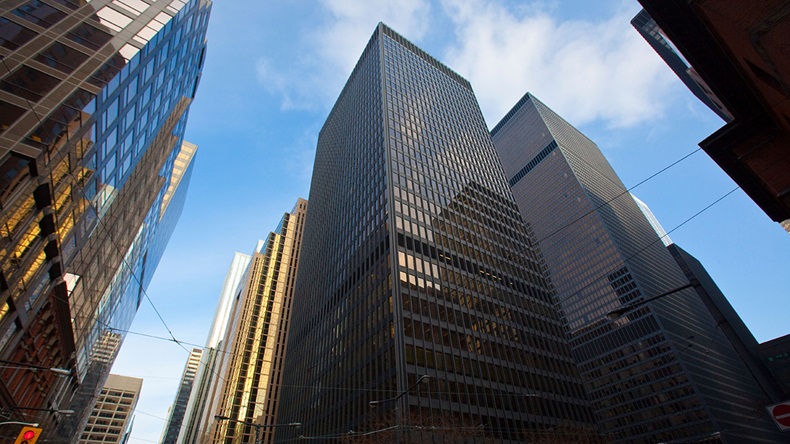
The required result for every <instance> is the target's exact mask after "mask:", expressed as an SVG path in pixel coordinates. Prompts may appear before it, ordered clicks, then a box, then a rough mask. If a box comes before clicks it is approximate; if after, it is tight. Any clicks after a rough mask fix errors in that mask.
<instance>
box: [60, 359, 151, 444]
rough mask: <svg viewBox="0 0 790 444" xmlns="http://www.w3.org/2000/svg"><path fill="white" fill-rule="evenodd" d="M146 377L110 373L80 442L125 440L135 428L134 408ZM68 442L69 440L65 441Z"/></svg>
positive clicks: (101, 443)
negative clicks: (133, 424) (133, 427)
mask: <svg viewBox="0 0 790 444" xmlns="http://www.w3.org/2000/svg"><path fill="white" fill-rule="evenodd" d="M142 388H143V380H142V379H140V378H132V377H130V376H120V375H109V376H108V377H107V381H106V382H105V383H104V387H102V389H101V393H100V394H99V397H98V399H97V400H96V404H94V406H93V410H92V411H91V414H90V417H89V419H88V424H87V425H86V426H85V428H84V429H83V431H82V435H81V436H80V440H79V443H80V444H107V443H116V444H123V443H125V442H127V439H128V436H129V434H130V433H131V431H132V423H133V422H134V421H133V415H134V409H135V408H136V407H137V400H138V399H139V398H140V390H142ZM63 442H67V441H63Z"/></svg>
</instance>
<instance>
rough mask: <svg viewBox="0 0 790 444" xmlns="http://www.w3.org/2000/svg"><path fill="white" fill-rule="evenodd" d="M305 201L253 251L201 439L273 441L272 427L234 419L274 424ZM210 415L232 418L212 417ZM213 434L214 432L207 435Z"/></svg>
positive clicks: (220, 443)
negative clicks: (224, 363)
mask: <svg viewBox="0 0 790 444" xmlns="http://www.w3.org/2000/svg"><path fill="white" fill-rule="evenodd" d="M306 212H307V201H306V200H304V199H299V200H298V201H297V203H296V205H295V206H294V209H293V210H292V211H291V212H290V213H286V214H285V215H284V216H283V219H282V221H281V222H280V224H279V226H278V227H277V229H276V230H275V231H273V232H271V233H270V234H269V237H268V238H267V239H266V243H265V244H264V245H263V248H262V250H261V251H260V252H256V253H254V254H253V257H252V260H251V262H250V265H249V267H248V269H247V273H246V276H245V280H244V282H243V284H242V286H241V287H240V291H239V295H238V301H237V302H236V305H235V307H234V309H233V311H232V313H231V318H230V324H229V326H228V334H227V338H228V339H227V340H228V342H227V344H228V345H227V346H226V347H225V348H224V350H226V351H227V357H226V359H227V366H226V367H223V368H221V369H220V373H219V374H220V378H221V379H222V388H221V395H220V396H221V397H220V400H219V406H218V408H217V409H216V410H215V411H213V412H211V423H210V424H211V425H212V426H211V427H210V428H209V429H208V430H207V431H208V435H209V436H208V437H207V439H204V440H203V441H202V442H211V443H217V444H231V443H236V442H255V443H266V444H271V443H273V442H274V429H272V428H261V429H260V432H259V434H257V435H256V428H255V427H251V426H249V425H244V424H239V423H238V422H236V421H241V422H247V423H255V424H276V423H277V407H278V402H279V400H280V390H281V381H282V374H283V359H284V357H285V352H286V341H287V338H288V324H289V320H290V316H291V307H292V301H293V294H294V282H295V280H296V278H297V275H296V272H297V265H298V262H299V252H300V248H301V243H302V233H303V232H304V221H305V214H306ZM214 415H220V416H224V417H226V418H231V419H233V420H235V421H230V420H223V421H215V420H214V418H213V417H214ZM212 435H213V436H212Z"/></svg>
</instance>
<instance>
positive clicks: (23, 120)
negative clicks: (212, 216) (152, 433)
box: [0, 0, 211, 439]
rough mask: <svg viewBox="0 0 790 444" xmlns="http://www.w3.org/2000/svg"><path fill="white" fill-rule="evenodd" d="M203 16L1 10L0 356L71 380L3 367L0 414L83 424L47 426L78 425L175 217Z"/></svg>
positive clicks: (146, 6)
mask: <svg viewBox="0 0 790 444" xmlns="http://www.w3.org/2000/svg"><path fill="white" fill-rule="evenodd" d="M210 4H211V3H210V2H209V1H208V0H191V1H184V0H160V1H152V0H95V1H92V2H89V3H88V2H83V1H76V0H60V1H48V0H26V1H25V0H16V1H9V2H4V3H3V5H2V6H0V29H1V30H2V32H0V58H2V65H3V70H2V74H0V116H2V117H0V119H1V122H0V171H1V173H0V208H1V209H2V211H0V227H2V228H0V236H1V237H0V291H2V293H0V358H2V359H6V360H9V361H15V362H27V363H32V364H35V365H43V366H46V367H67V368H70V369H72V370H73V371H74V377H73V378H70V379H69V378H65V379H64V378H61V379H58V378H57V377H56V376H54V375H44V376H43V377H42V375H41V374H34V373H33V372H30V371H23V370H18V369H17V370H14V371H7V372H6V371H4V372H3V374H2V377H0V381H2V382H1V383H2V384H3V387H4V389H3V390H0V406H1V407H2V408H3V409H10V410H11V411H13V410H14V409H15V407H16V406H20V405H25V406H40V407H46V406H52V405H58V406H59V408H70V409H73V410H75V411H77V412H80V413H82V412H85V415H74V416H72V417H67V418H65V419H63V421H61V423H60V424H58V426H57V427H56V426H55V425H51V426H47V427H46V430H48V431H54V430H56V429H57V430H58V432H57V434H58V436H59V437H61V438H63V439H68V438H67V437H69V436H73V435H74V433H76V431H77V430H79V428H80V425H81V424H82V423H83V422H84V421H85V420H86V419H87V413H88V412H89V410H90V408H89V406H90V405H91V403H92V402H93V399H94V398H95V396H96V394H97V393H98V390H99V389H100V388H101V386H102V383H103V380H104V378H106V375H107V373H108V371H109V367H110V365H111V364H112V361H113V359H114V356H115V353H116V352H117V349H118V347H119V346H120V343H121V340H122V337H123V330H126V329H127V328H128V327H129V325H130V324H131V321H132V318H133V317H134V313H135V312H136V311H137V307H138V306H139V304H140V303H141V300H142V297H143V294H142V289H143V288H145V286H146V285H147V283H148V282H149V281H150V279H151V276H152V274H153V272H154V269H155V267H156V265H157V263H158V261H159V258H160V256H161V254H162V252H163V249H164V245H165V244H166V243H167V239H168V238H169V234H170V233H171V232H172V229H173V227H174V224H175V221H176V220H177V219H178V216H179V214H180V211H181V206H182V205H183V201H184V196H185V193H186V188H187V185H188V182H189V175H190V172H191V169H190V165H191V160H192V158H193V155H194V152H195V149H196V147H195V146H194V145H191V144H188V143H186V142H184V141H183V134H184V130H185V126H186V120H187V113H188V108H189V104H190V102H191V100H192V99H193V97H194V93H195V90H196V87H197V84H198V79H199V76H200V71H201V68H202V63H203V57H204V50H205V31H206V26H207V22H208V14H209V10H210ZM43 344H47V346H46V347H44V346H43ZM67 406H68V407H67ZM61 419H62V418H61ZM46 421H48V419H45V418H41V419H40V421H39V422H46Z"/></svg>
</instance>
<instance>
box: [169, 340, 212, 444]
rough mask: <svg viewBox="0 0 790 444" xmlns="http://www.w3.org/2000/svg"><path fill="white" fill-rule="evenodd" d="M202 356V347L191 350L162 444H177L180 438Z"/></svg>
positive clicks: (171, 407)
mask: <svg viewBox="0 0 790 444" xmlns="http://www.w3.org/2000/svg"><path fill="white" fill-rule="evenodd" d="M202 358H203V349H202V348H193V349H192V351H191V352H189V358H188V359H187V364H186V366H185V367H184V373H182V374H181V382H180V384H178V390H176V397H175V399H174V400H173V405H171V406H170V412H169V415H168V416H167V424H166V425H165V429H164V433H163V436H162V444H175V443H176V440H177V439H178V434H179V433H180V432H181V425H182V424H183V422H184V415H185V413H186V410H187V403H188V402H189V395H190V394H191V393H192V385H193V383H194V382H195V375H196V374H197V371H198V367H200V361H201V359H202Z"/></svg>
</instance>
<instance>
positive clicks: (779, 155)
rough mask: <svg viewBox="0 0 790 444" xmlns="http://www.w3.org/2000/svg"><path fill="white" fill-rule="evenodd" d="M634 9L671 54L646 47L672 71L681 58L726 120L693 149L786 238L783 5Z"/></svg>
mask: <svg viewBox="0 0 790 444" xmlns="http://www.w3.org/2000/svg"><path fill="white" fill-rule="evenodd" d="M639 3H641V4H642V7H643V8H644V9H645V11H644V12H642V13H640V14H639V16H637V18H635V20H637V19H638V18H639V17H640V16H641V17H644V18H645V20H648V19H649V21H651V22H652V23H653V25H650V26H654V27H655V28H656V29H657V31H658V32H660V35H661V37H662V40H663V42H662V44H664V45H671V47H672V49H673V50H674V49H676V50H677V51H676V52H677V54H674V55H673V54H670V56H669V57H667V51H666V50H665V49H661V48H660V47H658V46H656V44H655V43H656V41H655V40H654V39H652V38H650V35H646V36H645V37H646V38H647V41H648V43H650V45H651V46H653V48H655V49H656V52H658V54H659V55H660V56H661V57H662V58H663V59H664V60H665V61H666V62H667V64H668V65H669V66H670V67H671V68H672V69H673V70H676V66H677V62H676V60H673V59H677V58H679V57H682V59H683V62H682V63H683V64H684V65H687V66H689V67H690V70H689V72H693V73H694V75H695V76H696V79H699V81H701V82H702V83H701V84H702V85H704V88H705V89H706V91H705V94H706V95H707V96H708V97H715V98H716V101H717V102H718V104H721V105H722V106H723V108H725V109H726V110H727V114H728V115H729V117H730V118H729V119H725V120H726V121H727V124H726V125H724V126H723V127H721V128H720V129H718V130H717V131H716V132H714V133H713V134H711V135H710V136H708V137H707V138H706V139H705V140H703V141H702V142H700V144H699V145H700V147H701V148H702V149H703V150H704V151H705V152H706V153H707V154H708V155H709V156H710V157H711V159H713V160H714V161H715V162H716V163H717V164H718V165H719V166H720V167H721V169H723V170H724V171H725V172H726V173H727V174H728V175H729V176H730V177H731V178H732V180H734V181H735V182H736V183H737V184H738V186H740V187H741V189H742V190H743V191H744V192H745V193H746V194H748V195H749V197H750V198H752V200H754V202H755V203H756V204H757V205H759V206H760V208H761V209H762V210H763V211H764V212H765V214H766V215H768V217H770V218H771V219H772V220H774V221H775V222H778V223H780V224H781V226H782V227H783V228H784V229H785V230H787V231H788V232H789V233H790V193H788V190H790V174H787V171H790V153H789V152H790V148H788V147H789V146H790V144H788V139H790V111H788V107H787V97H788V91H790V64H788V63H787V60H788V56H787V35H788V34H790V16H788V14H787V2H786V1H783V0H766V1H762V2H743V1H740V0H694V1H690V0H639ZM643 35H644V34H643ZM667 42H671V43H667ZM676 72H677V71H676ZM696 79H695V80H696ZM684 83H686V82H684ZM687 85H688V83H687ZM692 91H693V89H692ZM695 94H697V93H696V92H695ZM701 99H702V100H703V101H705V100H704V98H701ZM706 104H707V102H706ZM716 106H718V105H716Z"/></svg>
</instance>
